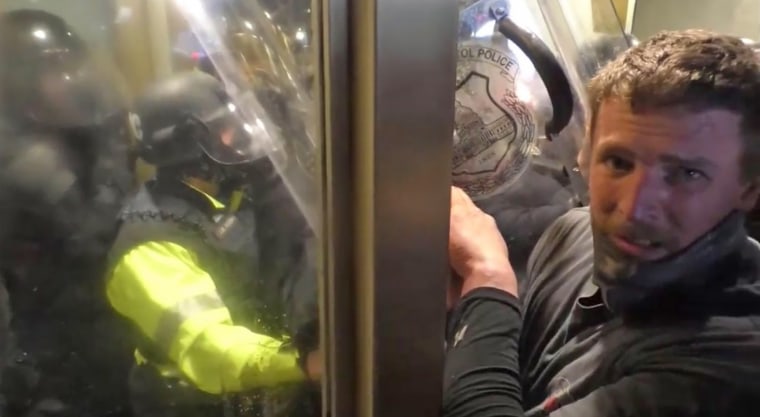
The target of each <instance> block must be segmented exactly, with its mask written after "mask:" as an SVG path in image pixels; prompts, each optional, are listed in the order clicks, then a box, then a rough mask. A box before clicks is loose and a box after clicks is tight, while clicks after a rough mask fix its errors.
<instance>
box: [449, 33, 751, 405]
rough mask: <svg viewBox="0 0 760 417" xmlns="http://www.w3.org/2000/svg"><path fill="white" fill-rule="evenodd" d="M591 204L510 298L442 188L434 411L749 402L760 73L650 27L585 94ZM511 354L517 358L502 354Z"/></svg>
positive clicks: (692, 39)
mask: <svg viewBox="0 0 760 417" xmlns="http://www.w3.org/2000/svg"><path fill="white" fill-rule="evenodd" d="M589 95H590V102H591V103H592V113H591V117H590V128H589V129H588V132H589V137H590V141H591V149H590V158H589V160H588V163H589V167H588V175H589V186H590V205H589V207H588V208H581V209H574V210H572V211H570V212H569V213H567V214H566V215H564V216H562V217H561V218H560V219H558V220H557V221H556V222H555V223H554V224H553V225H552V226H551V227H550V228H549V229H548V230H547V231H546V233H544V235H543V236H542V238H541V239H540V241H539V242H538V244H537V246H536V248H535V250H534V251H533V253H532V255H531V259H530V261H529V267H528V268H529V269H528V277H527V282H526V283H525V286H524V287H521V292H520V294H519V300H518V294H517V290H516V288H517V285H516V282H515V277H514V272H513V270H512V268H511V265H510V264H509V260H508V250H507V247H506V245H505V244H504V241H503V240H502V239H500V238H499V236H498V231H497V230H496V227H495V225H494V221H493V219H492V218H490V217H489V216H487V215H486V214H484V213H482V212H481V211H480V210H478V209H477V208H476V207H475V206H474V205H473V203H472V202H471V201H470V199H469V198H468V197H467V196H465V195H464V194H463V193H462V192H461V191H460V190H458V189H455V190H454V193H453V196H452V214H451V232H450V233H451V235H450V238H451V242H450V255H451V262H452V267H453V269H454V270H455V271H456V272H457V274H458V275H459V276H461V277H463V282H462V283H460V284H462V285H461V288H462V290H461V291H459V293H458V295H459V296H460V297H461V298H460V302H459V304H458V306H457V307H456V309H455V311H454V312H453V314H452V322H451V326H450V332H449V337H448V341H449V345H448V346H449V352H448V357H447V363H446V375H447V378H446V379H445V381H446V382H445V389H446V397H445V403H444V413H443V414H444V415H445V416H457V417H461V416H475V415H477V416H478V417H483V416H497V415H498V416H502V417H504V416H551V417H574V416H578V417H612V416H648V417H653V416H654V417H656V416H749V415H756V414H757V411H756V410H754V409H753V406H754V403H755V401H754V400H755V398H756V397H757V396H758V395H759V394H760V383H758V381H760V378H759V377H760V328H759V325H758V323H760V246H758V244H757V242H755V241H754V240H752V239H750V238H748V237H747V233H746V231H745V228H744V217H745V213H746V212H747V211H749V210H751V209H752V207H753V205H754V204H755V201H756V200H757V197H758V190H759V188H758V175H759V174H760V165H758V164H757V161H758V157H760V155H759V153H760V119H758V118H757V114H758V112H759V111H760V103H758V100H757V97H760V68H759V67H758V62H757V60H756V58H755V55H754V52H753V51H752V49H751V48H749V47H747V46H745V45H744V44H743V43H742V41H741V40H740V39H738V38H734V37H730V36H722V35H719V34H715V33H710V32H707V31H701V30H686V31H679V32H663V33H660V34H658V35H656V36H654V37H653V38H651V39H649V40H647V41H645V42H643V43H642V44H640V45H639V46H636V47H634V48H632V49H630V50H628V51H627V52H625V53H624V54H623V55H621V56H620V57H618V58H617V59H615V60H614V61H612V62H611V63H610V64H609V65H607V66H606V67H605V68H604V69H602V70H601V71H600V72H599V74H597V75H596V76H595V77H594V79H593V80H592V81H591V82H590V86H589ZM518 358H519V360H518Z"/></svg>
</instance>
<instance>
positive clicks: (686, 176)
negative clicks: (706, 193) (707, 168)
mask: <svg viewBox="0 0 760 417" xmlns="http://www.w3.org/2000/svg"><path fill="white" fill-rule="evenodd" d="M668 177H669V178H668V180H669V182H678V183H684V182H693V181H701V180H704V179H707V175H706V174H705V173H704V172H702V171H700V170H698V169H693V168H687V167H678V168H675V169H674V170H673V171H672V172H671V173H670V174H669V175H668Z"/></svg>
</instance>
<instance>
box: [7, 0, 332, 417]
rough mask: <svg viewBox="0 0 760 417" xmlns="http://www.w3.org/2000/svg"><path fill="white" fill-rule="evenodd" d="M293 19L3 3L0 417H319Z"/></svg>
mask: <svg viewBox="0 0 760 417" xmlns="http://www.w3.org/2000/svg"><path fill="white" fill-rule="evenodd" d="M311 10H312V2H311V0H303V1H289V2H280V1H263V0H261V1H259V0H239V1H238V0H215V1H211V0H209V1H176V2H175V1H170V0H103V1H98V2H92V1H90V0H48V1H43V0H11V1H4V2H0V53H2V56H4V57H6V59H4V60H3V61H2V62H0V129H2V134H1V135H0V140H2V141H3V146H0V213H2V216H0V221H2V224H1V225H0V246H1V247H2V251H0V253H1V254H2V256H0V278H1V279H2V284H3V288H0V365H5V366H4V369H2V373H0V379H1V382H2V384H1V385H0V407H2V409H0V415H8V416H32V415H50V416H60V417H63V416H106V415H108V416H115V417H122V416H124V417H126V416H147V415H152V416H170V415H175V416H179V415H182V416H193V415H220V416H221V415H225V416H286V415H287V416H291V415H299V416H311V415H319V414H320V412H321V406H320V394H319V388H320V387H319V384H318V382H317V381H319V378H320V376H321V367H320V356H319V353H318V352H319V350H320V349H319V348H320V346H319V340H318V314H317V306H316V302H317V265H318V259H317V258H316V253H317V239H318V236H317V235H316V231H317V230H319V224H318V219H319V218H320V213H319V212H318V208H319V207H320V203H319V198H320V189H319V188H318V181H317V175H316V174H315V172H316V171H318V168H319V167H317V166H315V165H314V163H315V161H318V158H316V155H317V152H318V150H319V146H320V142H319V138H318V136H317V135H316V129H315V128H314V120H317V119H318V115H319V114H320V110H319V108H318V104H319V100H320V99H319V97H317V96H315V94H314V93H313V92H312V87H313V86H312V85H311V83H312V79H313V78H318V74H317V76H315V74H314V71H315V70H316V69H317V68H318V66H317V65H315V62H316V60H315V59H313V58H314V57H315V56H316V55H317V48H318V47H319V42H318V39H316V38H315V37H314V36H312V34H313V33H319V32H318V31H317V28H315V27H314V25H312V22H311V17H312V16H313V14H312V13H311ZM8 57H13V58H12V59H11V58H8ZM6 292H7V297H5V296H4V293H6ZM9 317H12V320H10V319H9ZM3 332H5V334H3Z"/></svg>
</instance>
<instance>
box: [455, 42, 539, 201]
mask: <svg viewBox="0 0 760 417" xmlns="http://www.w3.org/2000/svg"><path fill="white" fill-rule="evenodd" d="M493 46H495V45H493ZM518 71H519V63H518V62H517V60H516V59H515V57H514V55H513V54H512V53H510V52H506V51H502V50H499V49H496V48H493V47H490V46H485V45H484V44H483V43H476V42H467V43H463V44H460V46H459V60H458V67H457V90H456V113H455V131H454V161H453V162H454V163H453V165H454V172H453V176H454V185H456V186H458V187H461V188H462V189H464V190H465V192H467V194H468V195H469V196H470V197H471V198H473V199H482V198H486V197H490V196H492V195H495V194H497V193H499V192H500V191H502V190H503V189H505V188H506V187H508V186H509V185H511V184H512V183H514V182H515V181H516V180H517V179H518V178H519V177H520V175H521V174H522V173H523V171H524V170H525V168H526V167H527V165H528V162H529V158H530V155H531V149H532V148H533V145H534V143H533V142H534V140H535V129H536V128H535V122H534V117H533V114H532V112H531V111H530V109H529V108H528V106H526V105H525V103H523V102H522V101H521V100H520V99H519V98H518V97H517V96H516V94H515V79H516V77H517V74H518Z"/></svg>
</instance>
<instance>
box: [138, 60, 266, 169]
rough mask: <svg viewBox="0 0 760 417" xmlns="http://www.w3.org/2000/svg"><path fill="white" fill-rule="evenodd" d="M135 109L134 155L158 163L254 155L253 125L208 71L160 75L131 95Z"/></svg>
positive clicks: (230, 160) (237, 160) (221, 161)
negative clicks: (134, 97)
mask: <svg viewBox="0 0 760 417" xmlns="http://www.w3.org/2000/svg"><path fill="white" fill-rule="evenodd" d="M135 111H136V115H137V117H136V118H135V120H134V122H135V123H138V124H139V126H138V128H137V129H136V130H137V131H139V132H140V133H139V135H138V136H139V138H140V145H139V148H140V156H141V157H142V158H143V159H144V160H145V161H146V162H148V163H150V164H153V165H155V166H156V167H158V168H167V167H180V166H188V165H197V164H198V163H199V162H201V161H203V160H210V161H211V162H214V163H216V164H218V165H237V164H242V163H246V162H250V161H251V160H253V159H254V158H253V155H254V153H253V150H252V146H253V142H252V139H253V137H252V135H251V134H250V133H249V132H250V131H253V128H251V127H250V126H249V125H247V124H246V123H244V122H243V121H242V120H241V119H240V116H239V114H238V112H237V108H236V105H235V104H234V103H233V102H232V101H231V100H230V98H229V96H228V95H227V92H226V91H225V88H224V85H223V84H222V83H221V82H220V81H219V80H217V79H216V78H214V77H213V76H211V75H208V74H206V73H203V72H200V71H190V72H185V73H180V74H176V75H173V76H171V77H170V78H168V79H165V80H162V81H160V82H158V83H156V84H154V85H152V86H150V87H148V89H147V90H146V92H145V93H144V94H143V95H142V96H140V97H139V98H138V99H137V101H136V103H135Z"/></svg>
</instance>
